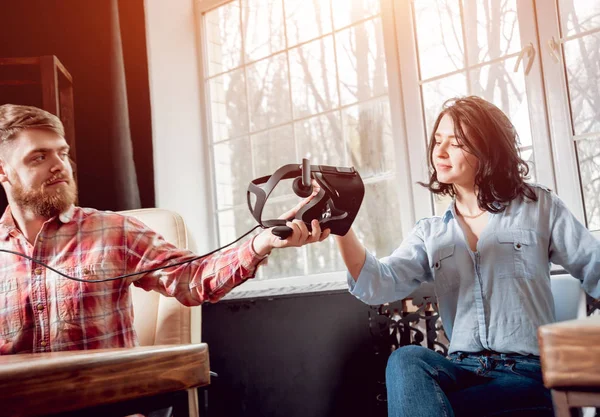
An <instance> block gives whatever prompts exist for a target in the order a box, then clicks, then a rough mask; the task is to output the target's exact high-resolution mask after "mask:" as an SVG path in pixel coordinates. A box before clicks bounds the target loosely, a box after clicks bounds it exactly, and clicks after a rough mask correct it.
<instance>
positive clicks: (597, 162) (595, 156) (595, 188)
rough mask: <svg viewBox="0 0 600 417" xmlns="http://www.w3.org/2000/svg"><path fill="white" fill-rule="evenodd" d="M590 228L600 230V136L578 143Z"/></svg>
mask: <svg viewBox="0 0 600 417" xmlns="http://www.w3.org/2000/svg"><path fill="white" fill-rule="evenodd" d="M576 146H577V153H578V157H579V172H580V174H581V185H582V187H583V200H584V205H585V214H586V218H587V223H588V228H589V229H590V230H600V136H598V137H597V138H594V139H582V140H578V141H577V142H576Z"/></svg>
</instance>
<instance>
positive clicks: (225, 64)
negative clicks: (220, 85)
mask: <svg viewBox="0 0 600 417" xmlns="http://www.w3.org/2000/svg"><path fill="white" fill-rule="evenodd" d="M204 16H205V18H204V23H205V32H206V46H207V54H208V74H209V75H214V74H218V73H220V72H225V71H228V70H230V69H232V68H235V67H237V66H239V65H240V64H241V62H240V58H241V54H240V50H241V49H242V35H241V30H240V3H239V2H238V1H233V2H231V3H228V4H226V5H224V6H222V7H219V8H218V9H215V10H212V11H210V12H208V13H206V14H205V15H204Z"/></svg>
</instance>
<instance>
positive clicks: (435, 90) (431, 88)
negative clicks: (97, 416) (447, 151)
mask: <svg viewBox="0 0 600 417" xmlns="http://www.w3.org/2000/svg"><path fill="white" fill-rule="evenodd" d="M421 88H422V89H423V106H424V107H425V124H426V129H427V138H428V140H429V137H430V136H431V129H433V124H434V123H435V119H436V118H437V117H438V115H439V114H440V112H441V111H442V105H443V104H444V102H445V101H446V100H448V99H450V98H453V97H458V96H465V95H467V77H466V76H465V74H464V73H461V74H455V75H452V76H450V77H445V78H442V79H440V80H437V81H430V82H428V83H425V84H423V86H422V87H421Z"/></svg>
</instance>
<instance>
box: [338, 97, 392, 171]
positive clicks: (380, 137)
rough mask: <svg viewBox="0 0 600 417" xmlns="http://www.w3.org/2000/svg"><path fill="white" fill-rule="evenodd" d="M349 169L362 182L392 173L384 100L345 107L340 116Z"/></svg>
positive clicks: (386, 101) (386, 108)
mask: <svg viewBox="0 0 600 417" xmlns="http://www.w3.org/2000/svg"><path fill="white" fill-rule="evenodd" d="M342 117H343V121H342V125H343V126H344V137H345V139H346V142H347V143H348V145H349V148H350V161H349V163H350V165H351V166H354V167H356V169H357V170H358V172H359V173H360V175H361V177H362V178H368V177H371V176H373V175H377V174H382V173H393V171H394V167H395V164H394V143H393V137H392V129H391V125H392V122H391V118H390V106H389V101H388V99H387V97H386V98H385V99H382V100H375V101H371V102H368V103H362V104H358V105H356V106H352V107H348V108H346V109H345V110H344V111H343V114H342Z"/></svg>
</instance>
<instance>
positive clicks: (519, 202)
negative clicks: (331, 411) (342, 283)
mask: <svg viewBox="0 0 600 417" xmlns="http://www.w3.org/2000/svg"><path fill="white" fill-rule="evenodd" d="M532 189H533V190H534V192H535V193H536V195H537V196H538V201H530V200H529V199H522V198H518V199H515V200H513V201H512V202H511V203H510V204H508V205H507V206H506V209H505V210H504V211H503V212H501V213H497V214H494V213H490V214H489V220H488V224H487V226H486V227H485V229H484V230H483V232H482V233H481V236H480V238H479V241H478V243H477V251H476V252H473V251H472V250H471V249H470V248H469V245H468V243H467V241H466V239H465V235H464V234H463V230H462V228H461V226H460V225H459V223H458V220H457V219H456V212H455V207H454V203H452V204H451V205H450V207H449V208H448V210H447V211H446V212H445V213H444V215H443V216H442V217H431V218H426V219H422V220H420V221H419V222H418V223H417V224H416V226H415V227H414V229H413V230H412V231H411V233H410V234H409V235H408V236H406V238H405V239H404V241H403V242H402V244H401V246H400V247H399V248H398V249H396V250H395V251H394V252H393V253H392V254H391V256H388V257H385V258H383V259H381V260H377V259H376V258H375V257H374V256H373V255H372V254H371V253H369V252H368V251H367V258H366V261H365V264H364V266H363V268H362V270H361V272H360V275H359V277H358V280H357V281H356V282H355V281H354V279H353V278H352V276H350V274H348V285H349V286H350V292H351V293H352V294H353V295H355V296H356V297H357V298H358V299H360V300H361V301H363V302H365V303H368V304H382V303H388V302H392V301H396V300H400V299H402V298H405V297H406V296H408V295H409V294H410V293H411V292H413V291H414V290H415V289H416V288H417V287H418V286H419V285H420V284H421V283H422V282H426V281H427V282H432V283H433V284H434V287H435V291H436V294H437V296H438V302H439V309H440V316H441V319H442V323H443V325H444V329H445V330H446V333H447V335H448V337H449V338H450V349H449V351H450V352H457V351H463V352H478V351H481V350H484V349H489V350H494V351H497V352H502V353H520V354H534V355H539V348H538V341H537V334H536V333H537V328H538V327H539V326H540V325H543V324H547V323H552V322H554V321H555V318H554V301H553V298H552V293H551V291H550V263H554V264H557V265H561V266H562V267H563V268H564V269H565V270H566V271H567V272H569V273H570V274H571V275H572V276H574V277H576V278H579V279H580V280H581V281H582V286H583V289H584V290H585V291H586V292H587V293H588V294H590V295H591V296H592V297H595V298H598V297H599V296H600V288H599V285H598V281H599V280H600V241H599V240H597V239H596V238H595V237H594V236H593V235H592V234H591V233H590V232H589V231H588V230H587V229H586V228H585V226H584V225H582V224H581V223H580V222H579V221H578V220H577V219H576V218H575V217H574V216H573V214H572V213H571V212H570V211H569V210H568V209H567V207H566V206H565V204H564V203H563V202H562V201H561V200H560V199H559V198H558V197H557V196H556V195H555V194H553V193H552V192H550V191H549V190H548V189H546V188H543V187H541V186H538V185H532Z"/></svg>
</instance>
